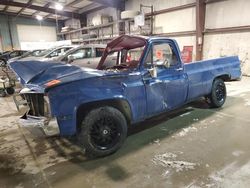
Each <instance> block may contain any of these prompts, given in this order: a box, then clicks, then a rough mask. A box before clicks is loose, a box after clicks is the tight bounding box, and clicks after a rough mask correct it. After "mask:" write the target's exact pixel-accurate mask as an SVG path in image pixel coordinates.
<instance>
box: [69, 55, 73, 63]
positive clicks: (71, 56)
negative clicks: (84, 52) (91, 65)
mask: <svg viewBox="0 0 250 188" xmlns="http://www.w3.org/2000/svg"><path fill="white" fill-rule="evenodd" d="M73 61H74V56H73V55H69V56H68V63H72V62H73Z"/></svg>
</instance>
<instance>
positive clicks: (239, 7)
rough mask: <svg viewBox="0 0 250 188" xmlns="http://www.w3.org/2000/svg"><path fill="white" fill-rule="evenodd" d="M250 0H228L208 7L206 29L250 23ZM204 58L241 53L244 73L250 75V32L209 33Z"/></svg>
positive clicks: (206, 36)
mask: <svg viewBox="0 0 250 188" xmlns="http://www.w3.org/2000/svg"><path fill="white" fill-rule="evenodd" d="M249 9H250V1H245V0H228V1H222V2H219V3H213V4H209V5H207V7H206V24H205V27H206V29H215V28H223V27H237V26H246V25H250V14H249ZM203 54H204V59H208V58H215V57H220V56H230V55H239V58H240V60H241V61H242V62H243V63H242V66H243V67H242V71H243V72H244V74H247V75H250V61H249V58H250V30H249V32H238V33H237V32H235V33H220V34H207V35H205V38H204V53H203Z"/></svg>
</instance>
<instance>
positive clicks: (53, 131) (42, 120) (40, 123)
mask: <svg viewBox="0 0 250 188" xmlns="http://www.w3.org/2000/svg"><path fill="white" fill-rule="evenodd" d="M19 124H20V125H21V126H22V127H25V128H27V129H37V128H38V129H42V130H43V132H44V134H45V135H46V136H54V135H58V134H59V133H60V130H59V126H58V124H57V120H56V118H52V119H49V118H47V117H37V116H32V115H28V114H27V113H26V114H25V115H24V116H22V117H21V118H20V119H19Z"/></svg>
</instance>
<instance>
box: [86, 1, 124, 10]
mask: <svg viewBox="0 0 250 188" xmlns="http://www.w3.org/2000/svg"><path fill="white" fill-rule="evenodd" d="M89 1H92V2H96V3H99V4H101V5H104V6H107V7H114V8H120V5H121V3H122V0H89Z"/></svg>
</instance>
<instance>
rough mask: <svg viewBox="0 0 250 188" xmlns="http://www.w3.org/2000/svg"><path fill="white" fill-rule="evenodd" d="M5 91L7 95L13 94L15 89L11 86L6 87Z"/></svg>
mask: <svg viewBox="0 0 250 188" xmlns="http://www.w3.org/2000/svg"><path fill="white" fill-rule="evenodd" d="M6 93H7V94H8V95H13V94H14V93H15V89H14V88H13V87H8V88H6Z"/></svg>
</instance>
